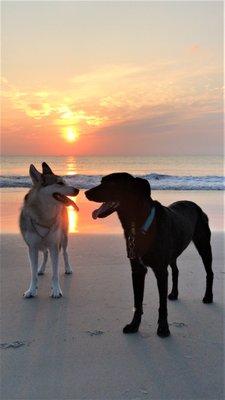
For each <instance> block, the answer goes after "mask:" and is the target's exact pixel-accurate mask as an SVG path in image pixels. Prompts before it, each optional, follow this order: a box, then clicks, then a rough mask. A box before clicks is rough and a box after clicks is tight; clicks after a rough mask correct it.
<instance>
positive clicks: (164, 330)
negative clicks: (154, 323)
mask: <svg viewBox="0 0 225 400" xmlns="http://www.w3.org/2000/svg"><path fill="white" fill-rule="evenodd" d="M157 335H158V336H160V337H162V338H163V337H168V336H170V330H169V327H168V325H159V326H158V329H157Z"/></svg>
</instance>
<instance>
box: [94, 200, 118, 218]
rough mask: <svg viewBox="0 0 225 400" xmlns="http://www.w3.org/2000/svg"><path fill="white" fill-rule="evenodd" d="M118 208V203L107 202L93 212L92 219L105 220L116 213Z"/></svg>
mask: <svg viewBox="0 0 225 400" xmlns="http://www.w3.org/2000/svg"><path fill="white" fill-rule="evenodd" d="M118 206H119V202H116V201H107V202H105V203H103V204H102V205H101V206H100V207H99V208H97V209H96V210H94V211H93V213H92V218H93V219H97V218H105V217H107V216H108V215H110V214H112V213H113V212H114V211H116V209H117V207H118Z"/></svg>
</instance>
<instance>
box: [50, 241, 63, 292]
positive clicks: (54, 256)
mask: <svg viewBox="0 0 225 400" xmlns="http://www.w3.org/2000/svg"><path fill="white" fill-rule="evenodd" d="M50 256H51V261H52V297H54V298H58V297H61V296H62V290H61V288H60V285H59V249H58V246H57V245H56V246H53V247H51V248H50Z"/></svg>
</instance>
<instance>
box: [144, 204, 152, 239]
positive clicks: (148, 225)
mask: <svg viewBox="0 0 225 400" xmlns="http://www.w3.org/2000/svg"><path fill="white" fill-rule="evenodd" d="M154 218H155V207H152V209H151V212H150V214H149V215H148V217H147V219H146V221H145V222H144V224H143V225H142V227H141V233H143V234H144V235H145V234H146V233H147V231H148V230H149V228H150V226H151V224H152V222H153V220H154Z"/></svg>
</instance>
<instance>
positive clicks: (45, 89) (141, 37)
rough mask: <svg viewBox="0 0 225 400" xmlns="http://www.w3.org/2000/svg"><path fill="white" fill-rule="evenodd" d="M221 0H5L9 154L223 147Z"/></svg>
mask: <svg viewBox="0 0 225 400" xmlns="http://www.w3.org/2000/svg"><path fill="white" fill-rule="evenodd" d="M222 7H223V5H222V2H217V1H198V2H197V1H187V2H186V1H176V2H174V1H165V2H163V1H162V2H161V1H148V2H138V1H134V2H130V1H124V2H117V1H113V2H110V1H105V2H101V1H100V2H97V1H92V2H85V1H82V2H76V1H37V2H36V1H25V2H23V1H15V2H14V1H5V2H2V15H1V19H2V74H1V75H2V77H1V81H2V85H1V86H2V98H3V101H2V140H1V147H2V153H3V154H6V155H7V154H18V155H19V154H21V155H25V154H29V155H48V154H49V155H60V154H62V155H176V154H177V155H182V154H192V155H198V154H199V155H204V154H206V155H209V154H212V155H219V154H222V151H223V132H222V118H223V117H222V111H223V110H222V107H223V104H222V85H223V64H222V59H223V54H222V48H223V11H222Z"/></svg>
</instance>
